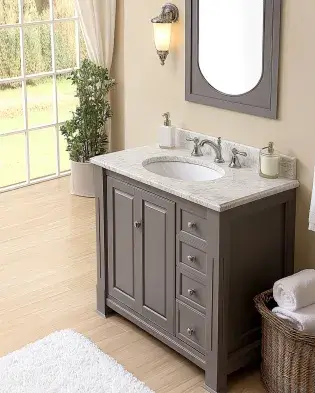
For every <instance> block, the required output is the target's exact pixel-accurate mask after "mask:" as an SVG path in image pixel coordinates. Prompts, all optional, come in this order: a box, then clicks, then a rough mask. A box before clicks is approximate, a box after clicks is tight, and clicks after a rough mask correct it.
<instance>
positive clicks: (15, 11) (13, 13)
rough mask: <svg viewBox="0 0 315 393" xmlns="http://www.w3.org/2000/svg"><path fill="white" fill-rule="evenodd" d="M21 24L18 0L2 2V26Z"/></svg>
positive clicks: (0, 20) (0, 14) (0, 4)
mask: <svg viewBox="0 0 315 393" xmlns="http://www.w3.org/2000/svg"><path fill="white" fill-rule="evenodd" d="M14 23H19V5H18V0H2V1H0V25H10V24H14Z"/></svg>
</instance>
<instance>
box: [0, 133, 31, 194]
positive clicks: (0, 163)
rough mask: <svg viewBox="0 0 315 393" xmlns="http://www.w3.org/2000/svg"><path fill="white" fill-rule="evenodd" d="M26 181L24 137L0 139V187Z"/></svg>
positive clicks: (15, 136)
mask: <svg viewBox="0 0 315 393" xmlns="http://www.w3.org/2000/svg"><path fill="white" fill-rule="evenodd" d="M24 181H26V164H25V135H24V134H16V135H9V136H2V137H0V187H6V186H10V185H12V184H17V183H22V182H24Z"/></svg>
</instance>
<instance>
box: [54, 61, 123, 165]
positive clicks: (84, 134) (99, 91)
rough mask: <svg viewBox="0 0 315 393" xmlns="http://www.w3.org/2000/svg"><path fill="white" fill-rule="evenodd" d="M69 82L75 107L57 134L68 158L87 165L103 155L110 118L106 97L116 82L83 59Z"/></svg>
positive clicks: (100, 68)
mask: <svg viewBox="0 0 315 393" xmlns="http://www.w3.org/2000/svg"><path fill="white" fill-rule="evenodd" d="M71 80H72V83H73V84H74V85H75V86H76V89H77V93H76V97H77V98H78V99H79V105H78V106H77V108H76V110H75V112H73V116H72V119H71V120H68V121H67V122H66V123H65V124H64V125H63V126H61V127H60V131H61V134H62V135H63V136H64V137H65V139H66V142H67V151H68V152H69V153H70V159H71V160H72V161H77V162H87V161H88V160H89V159H90V158H91V157H93V156H96V155H100V154H105V153H107V149H108V136H107V134H106V131H105V125H106V122H107V120H108V119H110V118H111V117H112V110H111V106H110V103H109V101H108V98H107V97H108V93H109V92H110V90H112V89H113V87H114V86H115V84H116V83H115V80H114V79H112V78H111V77H110V76H109V72H108V70H107V69H106V68H103V67H100V66H97V65H96V64H95V63H93V62H92V61H90V60H87V59H86V60H84V61H83V63H82V66H81V68H80V69H79V70H75V71H73V72H72V73H71Z"/></svg>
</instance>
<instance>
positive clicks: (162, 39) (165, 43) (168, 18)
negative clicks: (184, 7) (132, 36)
mask: <svg viewBox="0 0 315 393" xmlns="http://www.w3.org/2000/svg"><path fill="white" fill-rule="evenodd" d="M178 16H179V11H178V8H177V7H176V5H174V4H172V3H166V4H164V5H163V7H162V11H161V13H160V15H158V16H157V17H155V18H153V19H151V22H152V23H153V29H154V42H155V47H156V51H157V54H158V56H159V58H160V61H161V64H162V65H164V64H165V60H166V58H167V56H168V54H169V50H170V46H171V38H172V24H173V23H175V22H177V21H178Z"/></svg>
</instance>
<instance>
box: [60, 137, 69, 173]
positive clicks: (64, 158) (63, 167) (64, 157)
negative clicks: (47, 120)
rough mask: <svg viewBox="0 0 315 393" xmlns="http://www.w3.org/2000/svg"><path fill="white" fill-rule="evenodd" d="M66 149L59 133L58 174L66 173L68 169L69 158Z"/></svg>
mask: <svg viewBox="0 0 315 393" xmlns="http://www.w3.org/2000/svg"><path fill="white" fill-rule="evenodd" d="M66 149H67V143H66V140H65V138H64V137H63V136H62V135H61V132H60V131H59V151H60V172H66V171H68V170H69V169H70V158H69V153H68V152H67V150H66Z"/></svg>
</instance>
